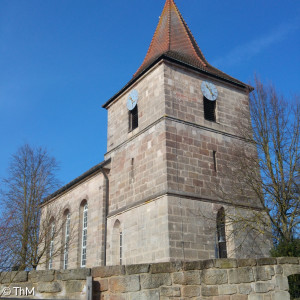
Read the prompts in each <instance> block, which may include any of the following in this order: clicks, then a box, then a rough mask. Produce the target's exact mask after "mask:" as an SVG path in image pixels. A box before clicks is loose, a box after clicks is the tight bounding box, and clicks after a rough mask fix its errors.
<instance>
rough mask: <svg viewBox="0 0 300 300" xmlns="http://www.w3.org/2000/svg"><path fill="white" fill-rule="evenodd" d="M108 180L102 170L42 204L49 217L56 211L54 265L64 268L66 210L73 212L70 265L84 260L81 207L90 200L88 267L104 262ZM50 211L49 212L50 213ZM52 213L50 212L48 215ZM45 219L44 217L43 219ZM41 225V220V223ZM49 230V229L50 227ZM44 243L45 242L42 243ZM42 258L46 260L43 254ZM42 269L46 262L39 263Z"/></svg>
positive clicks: (71, 213)
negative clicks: (103, 245) (82, 258)
mask: <svg viewBox="0 0 300 300" xmlns="http://www.w3.org/2000/svg"><path fill="white" fill-rule="evenodd" d="M104 197H105V180H104V178H103V175H102V173H101V172H98V173H96V174H93V175H92V176H90V177H89V178H86V179H85V180H84V181H83V182H81V183H80V184H78V185H75V186H74V187H72V188H71V189H70V190H68V191H66V192H65V193H62V194H60V195H59V196H58V197H57V198H55V199H54V201H51V202H50V203H47V204H46V205H45V206H43V207H42V211H41V213H42V216H43V215H44V216H45V214H47V217H45V218H46V219H47V218H49V216H50V215H53V218H54V221H55V224H56V228H57V235H56V236H55V237H54V257H53V266H52V268H53V269H62V268H63V248H64V243H65V240H64V231H65V227H64V225H63V223H62V222H64V221H65V220H64V217H65V216H64V214H65V212H66V211H69V213H70V229H71V230H70V242H69V259H68V268H69V269H75V268H79V267H80V263H81V243H82V240H81V228H80V227H81V222H82V220H81V218H82V210H81V209H80V207H81V204H82V203H83V201H86V202H87V204H88V232H87V263H86V266H87V267H92V266H93V265H101V264H102V256H103V255H102V253H101V250H102V248H101V246H99V245H102V244H103V242H102V241H103V226H104V221H103V209H104V203H105V199H104ZM49 214H50V215H49ZM48 215H49V216H48ZM45 218H44V219H45ZM41 222H43V217H42V221H41ZM41 228H42V223H41ZM48 230H49V231H50V229H49V228H48ZM42 246H43V245H42ZM42 260H43V262H45V261H46V257H44V258H43V259H42ZM39 268H40V269H48V268H47V267H46V263H45V264H43V265H40V266H39Z"/></svg>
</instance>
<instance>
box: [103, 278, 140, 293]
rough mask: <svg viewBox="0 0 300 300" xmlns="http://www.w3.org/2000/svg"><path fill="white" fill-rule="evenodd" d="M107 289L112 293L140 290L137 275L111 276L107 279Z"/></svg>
mask: <svg viewBox="0 0 300 300" xmlns="http://www.w3.org/2000/svg"><path fill="white" fill-rule="evenodd" d="M108 286H109V291H111V292H113V293H125V292H136V291H139V290H140V278H139V275H128V276H123V277H112V278H110V279H109V281H108Z"/></svg>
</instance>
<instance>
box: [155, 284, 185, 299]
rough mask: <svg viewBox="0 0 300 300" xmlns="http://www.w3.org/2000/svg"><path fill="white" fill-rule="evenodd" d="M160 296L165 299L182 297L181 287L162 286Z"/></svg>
mask: <svg viewBox="0 0 300 300" xmlns="http://www.w3.org/2000/svg"><path fill="white" fill-rule="evenodd" d="M160 296H165V297H180V296H181V290H180V287H176V286H172V287H169V286H161V287H160Z"/></svg>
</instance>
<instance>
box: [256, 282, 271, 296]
mask: <svg viewBox="0 0 300 300" xmlns="http://www.w3.org/2000/svg"><path fill="white" fill-rule="evenodd" d="M253 285H254V291H255V292H256V293H267V292H269V291H272V290H274V285H273V284H271V283H269V282H254V284H253Z"/></svg>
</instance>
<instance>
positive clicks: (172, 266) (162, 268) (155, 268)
mask: <svg viewBox="0 0 300 300" xmlns="http://www.w3.org/2000/svg"><path fill="white" fill-rule="evenodd" d="M180 270H182V262H167V263H159V264H154V265H151V270H150V271H151V273H152V274H157V273H172V272H178V271H180Z"/></svg>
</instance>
